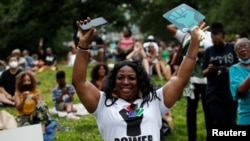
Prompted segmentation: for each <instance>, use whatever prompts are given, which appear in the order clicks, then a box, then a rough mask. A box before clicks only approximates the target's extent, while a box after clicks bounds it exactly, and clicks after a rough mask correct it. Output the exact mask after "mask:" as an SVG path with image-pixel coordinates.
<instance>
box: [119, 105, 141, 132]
mask: <svg viewBox="0 0 250 141" xmlns="http://www.w3.org/2000/svg"><path fill="white" fill-rule="evenodd" d="M143 111H144V109H143V108H140V107H138V105H137V104H131V105H129V106H127V107H126V108H124V109H122V110H121V111H120V112H119V113H120V115H121V116H122V118H123V119H124V121H125V122H126V123H127V136H138V135H141V122H142V119H143V114H142V113H143Z"/></svg>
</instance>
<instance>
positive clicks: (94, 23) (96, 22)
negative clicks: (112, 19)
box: [80, 17, 107, 30]
mask: <svg viewBox="0 0 250 141" xmlns="http://www.w3.org/2000/svg"><path fill="white" fill-rule="evenodd" d="M106 23H107V20H106V19H104V18H103V17H98V18H95V19H92V20H91V21H90V22H88V23H86V24H81V25H80V28H81V29H82V30H88V29H90V28H91V27H92V26H94V27H97V26H100V25H104V24H106Z"/></svg>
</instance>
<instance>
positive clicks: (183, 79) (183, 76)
mask: <svg viewBox="0 0 250 141" xmlns="http://www.w3.org/2000/svg"><path fill="white" fill-rule="evenodd" d="M199 30H200V29H199V28H198V27H196V28H195V29H193V30H192V31H191V32H190V34H191V43H190V45H189V48H188V51H187V54H188V55H189V56H193V57H197V54H198V50H199V43H200V38H201V35H200V33H199V32H198V31H199ZM195 63H196V60H195V59H191V57H185V58H184V59H183V61H182V63H181V65H180V67H179V69H178V73H177V75H176V76H173V77H171V79H170V80H169V81H168V82H167V83H166V84H165V85H164V86H163V94H164V102H165V105H166V106H167V107H168V108H171V107H172V106H173V105H174V104H175V102H176V101H177V99H178V98H179V97H180V95H181V94H182V91H183V89H184V87H185V85H186V83H187V82H188V79H189V78H190V75H191V73H192V71H193V68H194V66H195Z"/></svg>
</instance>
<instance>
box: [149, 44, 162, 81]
mask: <svg viewBox="0 0 250 141" xmlns="http://www.w3.org/2000/svg"><path fill="white" fill-rule="evenodd" d="M158 55H159V52H158V49H156V47H155V45H154V44H149V46H148V57H147V58H148V62H149V66H150V70H149V74H150V75H152V74H153V69H155V71H156V73H157V75H158V77H159V79H160V80H162V79H163V76H162V72H161V66H160V61H159V59H158Z"/></svg>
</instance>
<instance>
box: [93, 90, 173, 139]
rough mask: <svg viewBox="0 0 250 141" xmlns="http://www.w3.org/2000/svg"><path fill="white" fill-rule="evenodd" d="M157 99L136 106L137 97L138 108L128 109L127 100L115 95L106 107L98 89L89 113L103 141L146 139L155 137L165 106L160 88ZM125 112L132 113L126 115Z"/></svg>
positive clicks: (156, 136) (158, 131) (140, 100)
mask: <svg viewBox="0 0 250 141" xmlns="http://www.w3.org/2000/svg"><path fill="white" fill-rule="evenodd" d="M156 93H157V96H158V97H159V98H160V99H161V100H158V99H154V100H152V101H151V102H149V104H147V103H145V104H144V106H143V107H141V108H140V107H139V106H140V104H141V102H142V99H137V100H136V101H135V102H134V104H137V105H138V109H137V110H135V111H136V112H133V111H131V110H128V109H129V106H130V103H128V102H127V101H125V100H123V99H118V100H117V101H116V102H115V104H113V105H112V106H110V107H107V106H105V98H106V96H105V93H104V92H101V93H100V100H99V104H98V107H97V109H96V111H95V112H94V113H93V114H94V115H95V117H96V120H97V124H98V128H99V131H100V133H101V135H102V136H103V138H104V141H125V140H134V139H135V140H138V141H139V140H141V141H143V140H147V141H159V140H160V128H161V125H162V115H164V114H165V113H167V112H168V111H169V109H168V108H167V107H166V106H165V105H164V100H163V93H162V88H160V89H158V90H157V91H156ZM129 115H131V116H132V117H131V118H129Z"/></svg>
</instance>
